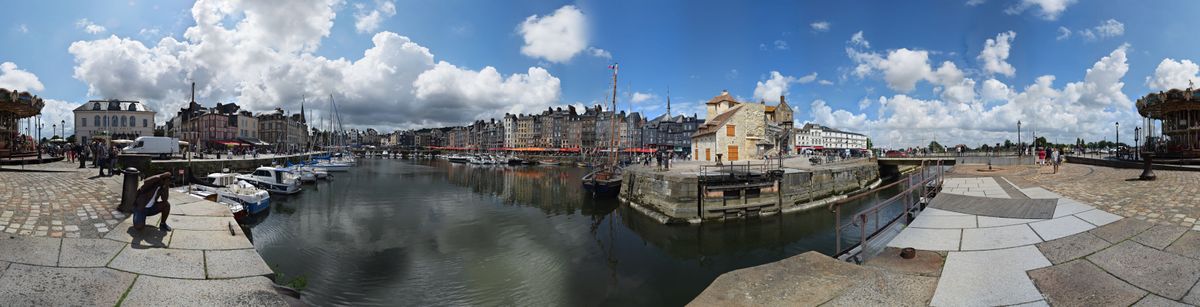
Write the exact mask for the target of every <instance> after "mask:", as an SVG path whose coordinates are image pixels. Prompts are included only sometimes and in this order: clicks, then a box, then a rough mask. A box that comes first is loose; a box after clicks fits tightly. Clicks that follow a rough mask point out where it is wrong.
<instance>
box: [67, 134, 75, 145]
mask: <svg viewBox="0 0 1200 307" xmlns="http://www.w3.org/2000/svg"><path fill="white" fill-rule="evenodd" d="M67 143H75V135H74V134H72V135H71V136H68V137H67Z"/></svg>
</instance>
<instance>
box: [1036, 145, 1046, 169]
mask: <svg viewBox="0 0 1200 307" xmlns="http://www.w3.org/2000/svg"><path fill="white" fill-rule="evenodd" d="M1037 151H1038V152H1037V157H1038V158H1037V165H1038V166H1042V165H1046V149H1044V148H1038V150H1037Z"/></svg>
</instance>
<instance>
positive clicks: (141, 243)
mask: <svg viewBox="0 0 1200 307" xmlns="http://www.w3.org/2000/svg"><path fill="white" fill-rule="evenodd" d="M150 222H151V220H150V219H149V218H147V221H146V223H147V225H155V226H146V227H145V228H142V230H137V229H134V228H133V218H128V219H125V221H124V222H121V223H120V224H117V228H113V231H109V232H108V234H105V235H104V238H105V239H108V240H113V241H117V242H120V243H124V244H129V246H131V247H134V248H161V247H167V243H169V242H171V235H172V233H174V232H171V231H161V230H158V227H156V226H157V224H158V218H157V217H155V218H154V220H153V222H154V224H150Z"/></svg>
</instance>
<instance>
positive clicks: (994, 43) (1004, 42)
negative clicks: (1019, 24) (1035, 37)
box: [977, 31, 1017, 77]
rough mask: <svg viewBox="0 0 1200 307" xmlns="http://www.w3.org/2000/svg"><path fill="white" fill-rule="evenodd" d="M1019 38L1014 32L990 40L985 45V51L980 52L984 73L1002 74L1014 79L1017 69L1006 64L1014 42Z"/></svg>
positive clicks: (1004, 33)
mask: <svg viewBox="0 0 1200 307" xmlns="http://www.w3.org/2000/svg"><path fill="white" fill-rule="evenodd" d="M1016 37H1017V33H1016V32H1013V31H1008V32H1003V33H1000V34H997V35H996V38H994V39H992V38H989V39H988V40H987V41H985V42H984V43H983V50H982V51H980V52H979V57H978V58H977V59H979V61H980V62H983V71H984V72H986V73H989V74H1001V75H1005V76H1008V77H1012V76H1013V75H1014V74H1016V72H1017V69H1016V68H1014V67H1013V66H1012V64H1009V63H1008V62H1006V61H1007V60H1008V51H1009V49H1010V48H1011V47H1012V41H1013V39H1014V38H1016Z"/></svg>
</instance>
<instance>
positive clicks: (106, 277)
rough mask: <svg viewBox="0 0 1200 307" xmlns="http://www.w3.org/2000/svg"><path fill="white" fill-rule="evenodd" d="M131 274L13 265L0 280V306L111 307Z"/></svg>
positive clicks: (104, 269)
mask: <svg viewBox="0 0 1200 307" xmlns="http://www.w3.org/2000/svg"><path fill="white" fill-rule="evenodd" d="M133 280H134V275H133V274H129V273H125V272H120V271H117V270H113V269H108V268H55V267H45V266H33V265H24V264H13V265H12V266H11V267H9V268H8V270H6V271H5V272H4V275H3V276H2V277H0V305H4V306H112V305H115V304H116V303H117V301H118V300H120V299H121V294H122V293H125V289H128V288H129V285H130V284H133Z"/></svg>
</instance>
